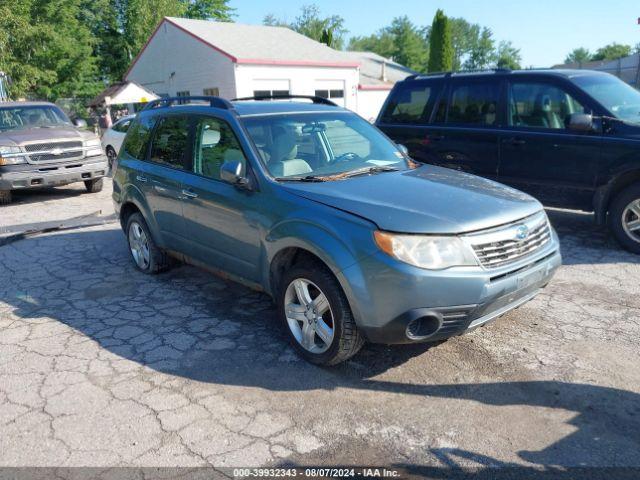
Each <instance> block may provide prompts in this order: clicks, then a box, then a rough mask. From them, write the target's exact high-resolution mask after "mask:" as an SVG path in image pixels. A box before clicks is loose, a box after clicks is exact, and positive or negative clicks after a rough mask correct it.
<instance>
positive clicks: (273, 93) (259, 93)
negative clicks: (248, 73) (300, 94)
mask: <svg viewBox="0 0 640 480" xmlns="http://www.w3.org/2000/svg"><path fill="white" fill-rule="evenodd" d="M287 95H289V90H254V91H253V96H254V97H286V96H287Z"/></svg>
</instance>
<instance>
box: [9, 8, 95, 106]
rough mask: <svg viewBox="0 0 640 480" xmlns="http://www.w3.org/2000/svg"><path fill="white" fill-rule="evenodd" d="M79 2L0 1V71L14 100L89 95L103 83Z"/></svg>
mask: <svg viewBox="0 0 640 480" xmlns="http://www.w3.org/2000/svg"><path fill="white" fill-rule="evenodd" d="M81 13H82V10H81V0H22V1H21V2H18V4H16V3H15V2H11V1H6V0H1V1H0V32H1V33H0V53H1V55H0V69H2V70H4V71H6V72H7V73H8V74H9V75H10V76H11V78H12V79H13V84H12V86H11V90H10V93H11V95H12V97H16V98H17V97H22V96H33V97H38V98H46V99H50V100H55V99H57V98H59V97H61V96H74V95H75V96H90V95H93V94H95V93H96V92H97V91H98V90H99V89H100V88H101V85H100V83H99V82H98V68H97V65H96V60H95V57H94V56H93V45H94V41H95V39H94V37H93V35H92V33H91V31H90V29H89V28H88V27H87V26H86V25H85V23H84V22H83V21H82V15H81Z"/></svg>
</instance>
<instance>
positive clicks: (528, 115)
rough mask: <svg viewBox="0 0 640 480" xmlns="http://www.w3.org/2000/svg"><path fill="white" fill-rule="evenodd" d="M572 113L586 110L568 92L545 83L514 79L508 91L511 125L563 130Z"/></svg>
mask: <svg viewBox="0 0 640 480" xmlns="http://www.w3.org/2000/svg"><path fill="white" fill-rule="evenodd" d="M573 113H587V112H586V110H585V108H584V106H583V105H582V104H581V103H580V102H578V101H577V100H575V99H574V98H573V97H572V96H571V95H570V94H569V93H567V92H566V91H564V90H562V89H561V88H558V87H556V86H554V85H550V84H546V83H514V84H512V85H511V88H510V92H509V115H508V117H509V125H510V126H512V127H533V128H548V129H555V130H561V129H564V128H566V124H567V121H568V118H569V116H571V114H573Z"/></svg>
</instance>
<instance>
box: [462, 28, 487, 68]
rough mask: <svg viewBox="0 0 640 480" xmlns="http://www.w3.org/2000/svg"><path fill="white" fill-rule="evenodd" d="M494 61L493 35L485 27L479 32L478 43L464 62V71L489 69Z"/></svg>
mask: <svg viewBox="0 0 640 480" xmlns="http://www.w3.org/2000/svg"><path fill="white" fill-rule="evenodd" d="M494 61H495V41H494V40H493V33H492V32H491V30H490V29H489V28H487V27H484V28H483V29H482V31H481V32H480V36H479V37H478V41H477V42H476V43H475V45H473V46H472V47H471V50H470V51H469V56H468V58H467V59H466V60H465V62H464V65H463V66H464V68H465V69H466V70H481V69H485V68H489V67H490V66H491V65H492V64H493V63H494Z"/></svg>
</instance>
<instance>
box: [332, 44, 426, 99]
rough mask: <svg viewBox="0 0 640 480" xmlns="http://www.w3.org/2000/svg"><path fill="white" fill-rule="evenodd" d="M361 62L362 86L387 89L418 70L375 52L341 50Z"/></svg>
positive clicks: (349, 57) (353, 59)
mask: <svg viewBox="0 0 640 480" xmlns="http://www.w3.org/2000/svg"><path fill="white" fill-rule="evenodd" d="M340 53H341V54H342V55H343V56H344V57H345V58H348V59H350V60H352V61H355V62H358V63H359V64H360V88H362V89H365V90H366V89H378V88H379V89H381V90H386V89H390V88H391V87H393V85H394V84H395V83H396V82H399V81H400V80H404V79H405V78H407V77H408V76H409V75H414V74H416V73H418V72H416V71H414V70H411V69H410V68H408V67H405V66H404V65H400V64H399V63H396V62H394V61H393V60H390V59H388V58H384V57H383V56H382V55H378V54H377V53H373V52H351V51H347V52H340Z"/></svg>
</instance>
